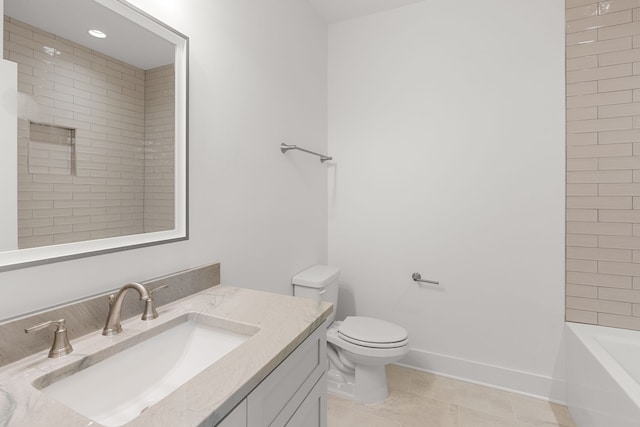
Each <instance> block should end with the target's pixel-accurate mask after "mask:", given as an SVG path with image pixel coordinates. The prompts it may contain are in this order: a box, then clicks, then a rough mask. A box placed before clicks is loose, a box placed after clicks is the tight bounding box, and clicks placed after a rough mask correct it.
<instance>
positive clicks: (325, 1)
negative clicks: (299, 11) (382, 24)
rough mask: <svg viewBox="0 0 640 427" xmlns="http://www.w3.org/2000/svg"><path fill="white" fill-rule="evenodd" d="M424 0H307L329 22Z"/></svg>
mask: <svg viewBox="0 0 640 427" xmlns="http://www.w3.org/2000/svg"><path fill="white" fill-rule="evenodd" d="M421 1H424V0H309V3H311V4H312V5H313V6H314V7H315V8H316V9H317V10H318V12H320V14H321V15H322V16H323V17H324V18H325V20H326V21H327V22H328V23H330V24H333V23H336V22H340V21H345V20H347V19H353V18H358V17H361V16H365V15H370V14H372V13H377V12H382V11H384V10H389V9H395V8H397V7H402V6H406V5H408V4H413V3H419V2H421Z"/></svg>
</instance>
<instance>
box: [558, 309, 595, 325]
mask: <svg viewBox="0 0 640 427" xmlns="http://www.w3.org/2000/svg"><path fill="white" fill-rule="evenodd" d="M565 319H566V321H567V322H578V323H589V324H592V325H597V324H598V313H597V312H595V311H585V310H573V309H570V308H568V309H567V310H565Z"/></svg>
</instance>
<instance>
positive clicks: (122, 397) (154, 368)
mask: <svg viewBox="0 0 640 427" xmlns="http://www.w3.org/2000/svg"><path fill="white" fill-rule="evenodd" d="M167 326H168V328H169V329H166V330H163V331H160V332H157V331H154V329H151V330H149V331H147V332H148V333H149V335H151V334H153V336H151V337H150V338H148V339H146V340H144V341H142V342H138V343H137V344H134V345H130V346H128V348H122V349H118V348H116V349H111V351H109V354H111V353H112V352H113V351H116V353H115V354H113V355H108V354H105V355H102V356H101V355H100V354H98V355H96V356H95V357H92V356H90V358H91V359H92V360H91V361H90V362H89V363H92V362H93V363H95V364H92V365H91V366H89V367H87V368H85V369H82V368H81V367H80V364H75V365H74V366H75V368H74V366H71V367H68V368H65V369H64V371H66V372H68V373H65V372H60V371H58V372H52V373H51V374H48V375H47V376H45V377H43V378H40V379H39V380H37V381H36V382H35V383H34V386H35V387H36V388H39V389H41V391H42V392H43V393H45V394H47V395H48V396H51V397H52V398H54V399H56V400H57V401H59V402H60V403H63V404H64V405H66V406H68V407H70V408H71V409H73V410H75V411H76V412H78V413H80V414H82V415H84V416H86V417H88V418H90V419H92V420H93V421H97V422H99V423H101V424H103V425H105V426H121V425H123V424H125V423H127V422H129V421H131V420H133V419H134V418H136V417H137V416H138V415H139V414H140V413H142V411H144V410H145V409H147V408H148V407H150V406H151V405H153V404H155V403H157V402H158V401H160V400H161V399H163V398H164V397H166V396H167V395H169V394H170V393H171V392H173V391H174V390H176V389H177V388H178V387H180V386H181V385H182V384H184V383H186V382H187V381H189V380H190V379H191V378H193V377H194V376H196V375H197V374H198V373H200V372H202V371H203V370H204V369H205V368H207V367H208V366H210V365H211V364H213V363H214V362H215V361H216V360H218V359H220V358H221V357H223V356H224V355H225V354H227V353H229V352H230V351H231V350H233V349H234V348H236V347H238V346H239V345H240V344H242V343H243V342H245V341H246V340H247V339H248V338H249V337H250V336H251V335H253V334H254V333H256V332H257V331H258V328H255V327H252V326H247V325H241V324H239V325H235V324H233V323H230V322H228V321H226V320H222V319H216V318H213V317H207V316H196V315H195V314H190V315H189V314H188V315H183V316H182V317H180V318H178V319H174V320H173V321H171V322H169V323H168V324H165V325H160V326H159V327H158V329H165V328H166V327H167ZM163 327H164V328H163ZM104 339H108V338H104ZM136 342H137V340H136ZM122 344H123V347H124V346H126V341H125V342H123V343H122ZM103 353H106V350H105V351H104V352H103ZM82 364H83V365H86V364H87V362H86V361H85V362H83V363H82ZM78 369H82V370H80V371H77V370H78ZM61 376H62V377H64V378H63V379H60V380H57V378H60V377H61ZM50 383H51V384H50Z"/></svg>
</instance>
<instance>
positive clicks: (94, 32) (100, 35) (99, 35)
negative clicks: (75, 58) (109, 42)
mask: <svg viewBox="0 0 640 427" xmlns="http://www.w3.org/2000/svg"><path fill="white" fill-rule="evenodd" d="M89 34H91V35H92V36H93V37H96V38H98V39H105V38H107V35H106V34H105V33H103V32H102V31H100V30H89Z"/></svg>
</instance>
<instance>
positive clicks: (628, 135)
mask: <svg viewBox="0 0 640 427" xmlns="http://www.w3.org/2000/svg"><path fill="white" fill-rule="evenodd" d="M628 142H640V130H638V129H633V130H623V131H608V132H599V133H598V143H599V144H621V143H628ZM627 155H630V154H627Z"/></svg>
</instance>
